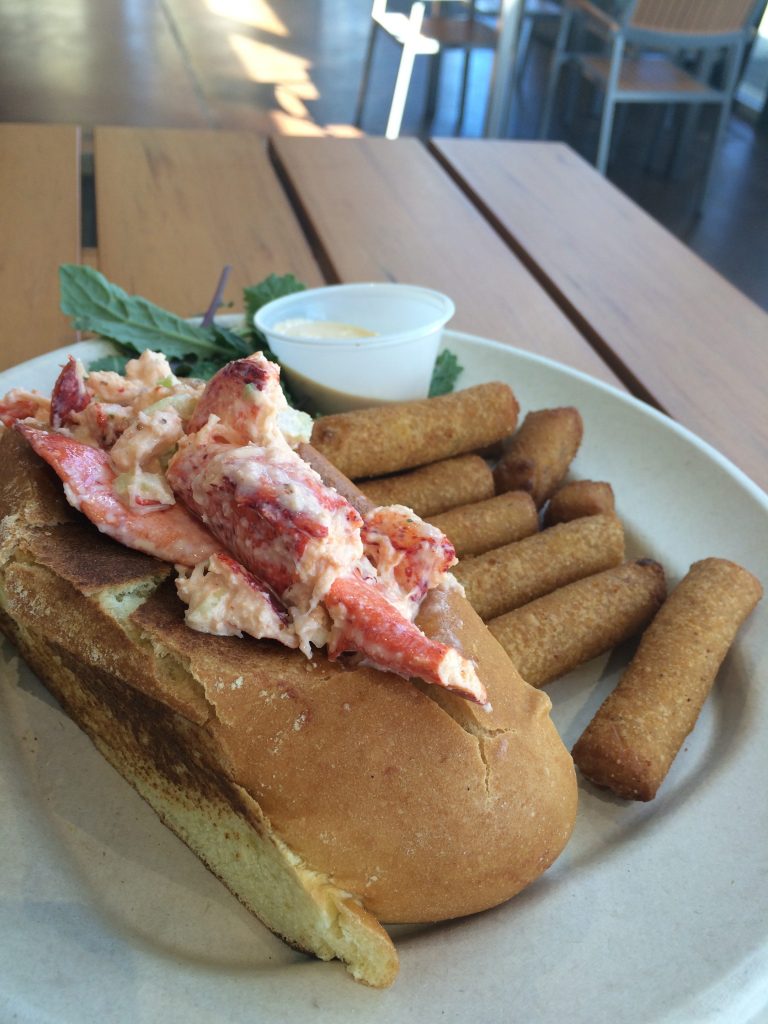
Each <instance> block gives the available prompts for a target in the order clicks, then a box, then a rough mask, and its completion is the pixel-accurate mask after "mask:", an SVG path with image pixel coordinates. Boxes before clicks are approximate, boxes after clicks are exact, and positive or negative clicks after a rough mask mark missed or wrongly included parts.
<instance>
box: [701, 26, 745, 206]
mask: <svg viewBox="0 0 768 1024" xmlns="http://www.w3.org/2000/svg"><path fill="white" fill-rule="evenodd" d="M743 54H744V43H743V42H740V43H738V44H737V45H736V46H734V47H733V49H732V50H731V51H730V53H729V54H727V56H726V61H727V67H726V71H725V82H724V84H723V93H724V95H723V100H722V103H721V105H720V115H719V117H718V119H717V128H716V129H715V134H714V137H713V139H712V144H711V146H710V149H709V156H708V158H707V169H706V173H705V174H704V179H703V181H702V184H701V189H700V191H699V201H698V203H697V204H696V214H697V215H698V214H701V212H702V211H703V209H704V207H705V205H706V202H707V197H708V195H709V189H710V185H711V182H712V171H713V170H714V166H715V159H716V157H717V153H718V151H719V149H720V146H721V144H722V141H723V136H724V135H725V129H726V125H727V124H728V118H729V116H730V113H731V108H732V106H733V94H734V92H735V91H736V83H737V82H738V79H739V70H740V68H741V60H742V56H743Z"/></svg>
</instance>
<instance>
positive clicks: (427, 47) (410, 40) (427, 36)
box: [354, 0, 497, 139]
mask: <svg viewBox="0 0 768 1024" xmlns="http://www.w3.org/2000/svg"><path fill="white" fill-rule="evenodd" d="M459 3H460V4H461V5H462V7H463V8H464V11H462V12H460V15H459V16H453V15H452V14H446V13H445V12H444V11H443V10H442V9H441V8H442V7H443V6H444V5H445V4H449V5H451V6H454V5H458V4H459ZM427 7H429V8H430V11H429V16H428V15H427ZM381 33H384V35H386V36H388V37H389V38H390V39H391V40H393V41H394V42H395V43H397V45H398V46H400V47H401V54H400V63H399V65H398V70H397V77H396V79H395V87H394V90H393V93H392V100H391V103H390V108H389V116H388V118H387V126H386V129H385V132H384V134H385V135H386V137H387V138H388V139H396V138H397V137H398V135H399V134H400V128H401V126H402V122H403V113H404V111H405V103H406V100H407V98H408V90H409V88H410V84H411V75H412V73H413V64H414V60H415V58H416V57H417V56H420V55H425V56H429V57H431V58H433V59H432V66H431V68H430V76H429V84H428V92H427V102H426V107H425V115H424V120H425V122H426V121H428V120H429V119H430V118H431V117H432V116H433V115H434V109H435V103H436V96H437V88H438V80H439V74H440V55H441V54H442V52H443V51H444V50H448V49H461V50H463V51H464V69H463V74H462V81H461V90H460V94H459V110H458V114H457V118H456V131H457V132H459V131H460V130H461V125H462V122H463V119H464V107H465V103H466V95H467V83H468V81H469V64H470V54H471V52H472V50H474V49H478V48H484V49H494V48H495V46H496V41H497V31H496V27H495V25H494V24H489V23H488V21H487V20H484V19H483V18H482V17H480V16H479V14H478V12H477V11H476V9H475V2H474V0H442V3H440V2H434V3H431V4H429V3H428V2H425V0H417V2H415V3H412V4H411V5H410V10H409V12H408V13H403V12H400V11H393V10H390V9H389V8H388V0H373V6H372V9H371V31H370V35H369V37H368V48H367V51H366V56H365V63H364V65H363V77H362V80H361V83H360V92H359V95H358V100H357V109H356V112H355V120H354V123H355V125H356V126H357V127H358V128H360V127H361V126H362V120H363V110H364V107H365V100H366V96H367V93H368V87H369V85H370V79H371V67H372V65H373V56H374V49H375V46H376V40H377V39H378V37H379V35H380V34H381Z"/></svg>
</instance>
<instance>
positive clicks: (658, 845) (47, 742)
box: [0, 332, 768, 1024]
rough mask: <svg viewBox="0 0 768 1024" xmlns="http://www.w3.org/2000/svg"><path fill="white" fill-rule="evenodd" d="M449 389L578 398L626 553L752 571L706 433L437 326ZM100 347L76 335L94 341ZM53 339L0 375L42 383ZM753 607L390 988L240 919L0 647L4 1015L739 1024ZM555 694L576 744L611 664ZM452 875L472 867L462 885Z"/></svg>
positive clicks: (427, 935) (753, 879) (759, 794)
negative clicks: (610, 765) (516, 882)
mask: <svg viewBox="0 0 768 1024" xmlns="http://www.w3.org/2000/svg"><path fill="white" fill-rule="evenodd" d="M445 343H446V344H447V345H448V346H449V347H450V348H451V349H452V350H453V351H454V352H455V353H456V354H457V355H458V356H459V359H460V361H461V362H462V363H463V364H464V366H465V367H467V369H466V371H465V374H464V376H463V378H462V379H461V381H460V384H461V385H462V386H465V385H468V384H472V383H477V382H480V381H485V380H494V379H501V380H506V381H508V382H509V383H510V384H511V385H512V387H513V388H514V390H515V392H516V394H517V395H518V398H519V400H520V402H521V404H522V406H523V412H525V411H526V410H528V409H530V408H537V407H538V408H541V407H544V406H555V405H576V406H577V407H578V408H579V409H580V410H581V413H582V416H583V418H584V423H585V440H584V444H583V446H582V449H581V451H580V452H579V455H578V457H577V460H576V462H575V463H574V466H573V475H574V476H578V477H582V478H584V477H591V478H593V479H599V480H609V481H611V483H612V484H613V486H614V489H615V492H616V495H617V502H618V511H619V513H620V515H621V516H622V518H623V520H624V522H625V524H626V527H627V533H628V538H629V544H630V553H631V554H638V555H640V554H644V555H650V556H653V557H655V558H657V559H658V560H659V561H661V562H662V563H663V565H664V566H665V568H666V569H667V572H668V575H669V577H670V580H671V581H672V582H674V581H676V580H677V579H678V578H679V577H680V576H682V575H683V574H684V573H685V571H686V570H687V568H688V566H689V565H690V563H691V562H693V561H695V560H696V559H699V558H702V557H706V556H708V555H717V556H721V557H725V558H730V559H733V560H734V561H737V562H739V563H741V564H743V565H745V566H746V567H747V568H749V569H750V570H751V571H752V572H754V573H755V574H756V575H757V576H758V577H760V578H761V579H762V580H763V581H764V582H766V581H768V498H767V497H766V495H765V494H764V493H763V492H762V491H760V490H759V489H758V488H757V487H756V486H755V485H754V484H752V483H751V482H750V481H749V480H748V479H747V478H746V477H745V476H744V475H743V474H742V473H741V472H740V471H739V470H737V469H735V468H734V467H733V466H732V465H731V464H730V463H729V462H728V461H727V460H726V459H724V458H723V457H722V456H720V455H718V454H717V453H716V452H715V451H714V450H713V449H711V448H710V447H708V446H707V445H706V444H704V443H703V442H702V441H700V440H698V439H697V438H696V437H694V436H692V435H691V434H690V433H688V432H687V431H685V430H683V429H682V428H680V427H678V426H676V425H675V424H674V423H672V422H671V421H670V420H668V419H667V418H666V417H664V416H661V415H659V414H657V413H656V412H654V411H652V410H650V409H649V408H648V407H647V406H644V405H642V404H640V403H639V402H636V401H634V400H632V399H630V398H627V397H626V396H624V395H623V394H621V393H619V392H617V391H615V390H613V389H612V388H610V387H608V386H606V385H604V384H601V383H598V382H596V381H594V380H592V379H590V378H588V377H586V376H584V375H582V374H579V373H576V372H574V371H571V370H568V369H566V368H564V367H562V366H559V365H557V364H555V363H552V362H550V361H548V360H546V359H542V358H537V357H535V356H532V355H529V354H527V353H523V352H519V351H517V350H514V349H511V348H509V347H507V346H503V345H499V344H496V343H494V342H489V341H484V340H482V339H478V338H472V337H470V336H468V335H458V334H455V333H450V332H449V333H448V334H447V335H446V339H445ZM102 347H103V346H99V345H98V343H86V344H83V345H80V346H74V347H73V351H74V352H75V353H76V354H78V355H80V356H81V358H85V359H88V358H92V357H93V353H94V352H95V351H97V350H98V351H101V348H102ZM63 359H64V352H63V351H62V352H58V353H51V354H49V355H46V356H42V357H40V358H38V359H35V360H33V361H32V362H30V363H26V364H24V365H23V366H20V367H17V368H15V369H13V370H9V371H7V372H6V373H4V374H1V375H0V394H2V393H4V392H5V391H6V390H8V389H9V388H10V387H12V386H14V385H25V386H37V387H40V388H46V387H49V386H50V385H51V383H52V382H53V379H54V377H55V374H56V372H57V368H58V365H59V364H60V363H61V362H63ZM767 618H768V602H767V601H764V602H762V604H761V605H760V606H759V607H758V609H757V611H756V612H755V613H754V614H753V615H752V616H751V618H750V619H749V620H748V622H747V624H746V625H745V626H744V628H743V629H742V631H741V633H740V635H739V638H738V641H737V643H736V645H735V647H734V649H733V650H732V651H731V653H730V654H729V656H728V658H727V660H726V663H725V664H724V666H723V668H722V670H721V673H720V676H719V678H718V681H717V684H716V687H715V691H714V694H713V696H712V697H711V698H710V700H709V702H708V704H707V706H706V707H705V710H704V712H703V713H702V716H701V719H700V721H699V723H698V725H697V727H696V729H695V731H694V732H693V733H692V734H691V736H690V737H689V739H688V740H687V741H686V743H685V745H684V748H683V750H682V751H681V753H680V755H679V756H678V758H677V761H676V762H675V764H674V765H673V768H672V770H671V772H670V775H669V776H668V778H667V780H666V782H665V784H664V786H663V788H662V790H661V792H660V794H659V795H658V796H657V798H656V799H655V800H654V801H653V802H652V803H650V804H643V805H633V804H626V803H624V802H622V801H619V800H617V799H613V798H612V797H610V796H607V795H605V794H602V793H600V792H598V791H597V790H596V789H593V788H591V787H589V786H588V785H583V786H582V788H581V805H580V811H579V817H578V821H577V826H576V830H575V834H574V837H573V840H572V842H571V843H570V845H569V847H568V848H567V850H566V851H565V853H564V854H563V855H562V857H561V858H560V860H559V861H558V862H557V863H556V864H555V865H554V867H553V868H551V869H550V871H549V872H547V874H546V875H545V876H544V877H543V878H542V879H540V880H539V881H538V882H537V883H535V884H533V885H532V886H530V887H529V888H528V889H527V890H526V891H525V892H523V893H522V894H521V895H520V896H518V897H517V898H515V899H514V900H512V901H511V902H509V903H507V904H506V905H504V906H502V907H499V908H497V909H495V910H493V911H490V912H488V913H485V914H481V915H478V916H476V917H473V918H469V919H465V920H463V921H457V922H452V923H449V924H444V925H438V926H435V927H433V928H420V929H417V930H415V931H411V932H408V931H406V932H405V934H402V935H400V936H399V937H398V939H397V942H398V948H399V951H400V956H401V962H402V966H401V973H400V977H399V979H398V981H397V982H396V984H395V986H394V987H393V988H392V989H390V990H389V991H386V992H377V991H372V990H369V989H366V988H363V987H361V986H359V985H356V984H355V983H354V982H353V981H351V980H350V978H349V976H348V975H347V974H346V972H345V971H344V969H343V968H342V967H341V966H340V965H338V964H330V965H329V964H321V963H319V962H316V961H313V960H310V959H307V958H305V957H302V956H300V955H298V954H294V953H293V952H292V951H291V950H289V949H287V948H286V947H285V946H284V945H283V944H282V943H280V942H279V941H278V940H277V939H275V938H273V937H272V936H271V935H270V934H269V933H268V932H266V931H265V929H264V928H262V927H261V925H259V923H258V922H256V921H255V920H254V919H253V918H252V917H250V915H248V914H247V913H246V912H245V911H244V910H243V909H242V908H241V907H240V905H239V904H238V903H237V902H236V901H235V900H234V899H233V898H232V897H230V896H229V894H228V893H227V892H226V891H225V890H224V888H223V887H222V886H221V885H220V884H219V883H218V882H217V881H216V880H215V879H214V878H213V877H212V876H211V875H210V874H209V873H208V872H207V871H206V870H205V869H204V868H203V867H202V865H201V864H200V863H199V862H198V861H197V859H196V858H195V857H194V856H193V855H192V854H191V853H190V852H189V851H188V850H187V849H186V847H184V846H183V845H182V844H181V843H180V842H179V841H178V840H177V839H176V838H175V837H174V836H173V835H172V834H171V833H170V832H168V831H167V830H166V829H165V828H164V827H163V826H162V825H160V823H159V822H158V821H157V819H156V818H155V816H154V814H153V812H152V811H150V810H149V808H148V807H147V806H146V805H145V804H144V803H143V802H142V801H141V800H140V799H139V797H137V796H136V795H135V794H134V792H133V791H132V790H131V789H130V788H129V787H128V786H127V784H126V783H124V782H123V781H122V780H121V779H120V778H119V777H118V776H117V775H116V773H115V772H113V771H112V769H111V768H109V767H108V766H107V764H106V763H105V762H104V761H102V759H101V758H100V756H99V755H98V754H97V753H96V752H95V751H94V750H93V748H92V747H91V745H90V743H89V741H88V740H87V739H85V737H84V736H83V735H82V734H81V733H80V732H79V730H78V729H77V728H75V726H73V725H72V724H71V723H70V722H69V721H68V719H66V718H65V716H64V715H63V714H62V713H61V711H60V710H59V709H58V707H57V706H56V705H55V704H54V702H53V701H52V700H51V699H50V698H49V697H48V695H47V693H46V691H45V690H44V689H43V688H42V686H41V685H40V684H39V683H38V682H37V681H36V679H35V678H34V677H33V676H32V674H31V673H30V672H29V671H28V670H27V669H26V668H25V666H24V665H23V664H20V663H19V659H18V658H17V657H16V655H15V653H14V651H13V650H12V649H11V647H10V646H9V645H8V644H6V645H5V647H4V648H3V650H2V653H0V677H1V678H2V683H3V685H2V686H0V702H2V712H0V821H2V842H0V1020H2V1021H6V1020H11V1019H13V1020H17V1021H24V1022H34V1024H40V1022H44V1021H56V1022H57V1024H64V1022H67V1024H69V1022H78V1024H79V1022H82V1021H88V1022H90V1021H99V1022H101V1021H110V1022H130V1024H138V1022H155V1021H158V1020H162V1021H164V1022H165V1024H172V1022H176V1021H178V1022H184V1024H193V1022H200V1021H206V1022H209V1021H225V1020H226V1021H227V1022H228V1024H235V1022H240V1021H256V1020H258V1021H292V1022H298V1024H304V1022H310V1021H311V1022H313V1024H322V1022H333V1024H338V1022H343V1021H354V1022H357V1024H361V1022H365V1024H369V1022H384V1021H386V1022H390V1021H419V1022H446V1021H468V1020H474V1019H478V1020H482V1021H483V1024H493V1022H499V1024H501V1022H504V1024H508V1022H522V1024H549V1022H553V1024H554V1022H558V1024H561V1022H563V1021H568V1022H569V1024H581V1022H584V1024H587V1022H589V1024H593V1022H600V1024H602V1022H610V1024H622V1022H627V1024H629V1022H631V1024H638V1022H651V1021H653V1022H672V1021H674V1022H685V1024H691V1022H696V1024H701V1022H714V1021H724V1022H725V1021H727V1022H729V1024H730V1022H744V1021H753V1020H766V1019H768V1016H766V1007H768V957H767V955H766V954H767V946H768V943H767V941H766V940H767V938H768V800H766V797H765V788H766V780H768V687H766V678H767V677H768V629H767V626H768V623H767V622H766V619H767ZM604 662H605V659H603V661H600V662H598V663H592V664H591V665H590V666H588V667H587V668H586V669H584V670H582V671H580V672H577V673H574V674H573V675H572V676H571V677H569V678H568V679H565V680H561V681H559V682H558V683H556V684H554V685H553V686H551V687H550V688H549V690H550V693H551V696H552V698H553V701H554V706H555V713H554V717H555V720H556V723H557V725H558V727H559V729H560V730H561V733H562V735H563V737H564V739H565V741H566V743H567V744H568V745H569V746H570V745H572V744H573V742H574V741H575V739H576V738H577V736H578V735H579V733H580V732H581V730H582V728H583V727H584V726H585V725H586V723H587V721H588V719H589V718H590V717H591V715H592V713H593V711H594V710H595V708H596V707H597V706H598V704H599V702H600V700H601V699H602V697H603V695H604V694H605V693H606V692H607V690H608V688H609V687H610V686H611V685H612V684H613V683H614V682H615V679H616V677H617V673H618V668H619V663H620V662H621V657H620V656H615V657H613V658H612V659H610V661H608V663H607V665H606V664H605V663H604ZM467 885H471V881H470V880H469V879H468V880H467Z"/></svg>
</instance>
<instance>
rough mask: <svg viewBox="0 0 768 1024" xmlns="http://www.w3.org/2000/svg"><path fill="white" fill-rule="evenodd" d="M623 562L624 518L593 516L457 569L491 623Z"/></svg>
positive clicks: (480, 612)
mask: <svg viewBox="0 0 768 1024" xmlns="http://www.w3.org/2000/svg"><path fill="white" fill-rule="evenodd" d="M623 560H624V529H623V527H622V525H621V522H620V521H619V520H618V519H617V518H616V516H588V517H587V518H585V519H575V520H574V521H573V522H572V523H561V524H559V525H558V526H552V527H551V528H550V529H548V530H542V531H541V533H535V534H533V535H532V536H531V537H526V538H525V539H524V540H518V541H515V542H514V543H513V544H506V545H505V546H504V547H503V548H496V549H495V550H493V551H487V552H486V553H485V554H484V555H478V556H477V557H476V558H470V559H468V560H467V561H466V562H460V563H459V564H458V565H457V566H456V567H455V568H454V569H453V570H452V572H453V574H454V576H455V577H456V579H458V581H459V583H461V584H462V585H463V587H464V590H465V592H466V595H467V598H468V600H469V603H470V604H471V605H472V606H473V608H474V609H475V611H476V612H477V613H478V615H479V616H480V618H482V619H485V620H486V621H488V619H495V618H496V617H497V616H498V615H503V614H504V613H505V612H509V611H512V610H513V609H514V608H519V607H520V606H521V605H523V604H528V602H529V601H533V600H534V599H535V598H537V597H541V596H542V595H543V594H549V593H550V592H551V591H553V590H557V588H558V587H564V586H565V585H566V584H568V583H573V581H574V580H579V579H582V578H583V577H585V576H591V575H592V574H593V573H596V572H602V571H603V570H604V569H611V568H613V567H614V566H616V565H619V564H620V563H621V562H622V561H623Z"/></svg>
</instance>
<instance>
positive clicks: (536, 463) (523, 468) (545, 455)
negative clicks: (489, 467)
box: [493, 406, 584, 508]
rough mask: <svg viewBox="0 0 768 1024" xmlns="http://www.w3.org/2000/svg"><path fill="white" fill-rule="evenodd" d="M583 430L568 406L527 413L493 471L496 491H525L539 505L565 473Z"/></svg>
mask: <svg viewBox="0 0 768 1024" xmlns="http://www.w3.org/2000/svg"><path fill="white" fill-rule="evenodd" d="M583 433H584V425H583V423H582V420H581V414H580V413H579V411H578V409H574V408H573V407H572V406H563V407H561V408H558V409H538V410H537V411H535V412H529V413H528V415H527V416H526V417H525V419H524V420H523V424H522V426H521V427H520V429H519V430H518V432H517V433H516V434H515V436H514V437H513V439H512V442H511V444H510V446H509V447H508V448H507V451H506V452H505V454H504V455H503V456H502V458H501V459H500V460H499V462H498V464H497V466H496V468H495V470H494V472H493V475H494V479H495V480H496V491H497V493H498V494H502V493H503V492H504V491H529V492H530V494H531V496H532V497H533V500H534V501H535V502H536V507H537V508H541V506H542V505H543V504H544V502H545V501H546V500H547V498H548V497H549V496H550V495H551V494H553V493H554V491H555V490H556V489H557V487H558V485H559V484H560V482H561V480H562V479H563V477H564V476H565V474H566V473H567V472H568V467H569V466H570V464H571V462H572V461H573V458H574V456H575V455H576V452H577V451H578V450H579V445H580V444H581V438H582V435H583Z"/></svg>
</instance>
